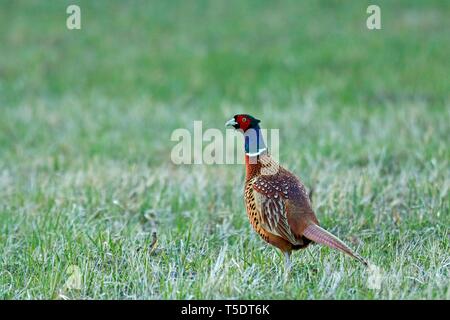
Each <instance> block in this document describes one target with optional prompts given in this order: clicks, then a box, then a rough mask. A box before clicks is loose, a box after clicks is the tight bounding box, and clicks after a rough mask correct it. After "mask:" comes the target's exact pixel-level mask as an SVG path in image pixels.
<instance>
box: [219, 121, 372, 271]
mask: <svg viewBox="0 0 450 320" xmlns="http://www.w3.org/2000/svg"><path fill="white" fill-rule="evenodd" d="M259 123H260V120H258V119H256V118H254V117H252V116H250V115H248V114H238V115H235V116H234V117H233V118H231V119H230V120H229V121H227V122H226V124H225V126H230V127H233V128H235V129H237V130H239V131H241V132H242V133H243V134H244V137H245V168H246V175H245V191H244V198H245V206H246V210H247V215H248V218H249V220H250V223H251V225H252V227H253V229H254V230H255V231H256V232H257V233H258V234H259V235H260V236H261V237H262V238H263V239H264V240H265V241H266V242H268V243H269V244H271V245H273V246H275V247H277V248H278V249H280V250H281V251H282V252H283V254H284V257H285V267H286V269H287V270H288V271H289V270H290V268H291V260H290V256H291V253H292V251H293V250H299V249H304V248H306V247H307V246H308V245H309V244H310V243H311V242H315V243H320V244H322V245H325V246H328V247H330V248H334V249H337V250H340V251H342V252H344V253H346V254H348V255H349V256H351V257H353V258H355V259H357V260H359V261H360V262H362V263H363V264H364V265H366V266H367V262H366V261H365V260H364V259H363V258H362V257H361V256H359V255H358V254H357V253H355V252H354V251H352V250H351V249H350V248H349V247H348V246H347V245H346V244H345V243H344V242H342V241H341V240H340V239H338V238H337V237H336V236H334V235H333V234H331V233H330V232H328V231H326V230H325V229H323V228H322V227H320V225H319V221H318V220H317V217H316V215H315V213H314V211H313V209H312V207H311V202H310V199H309V196H308V193H307V191H306V188H305V186H304V185H303V183H302V182H301V181H300V180H299V179H298V178H297V177H296V176H295V175H293V174H292V173H291V172H289V171H288V170H286V169H284V168H283V167H281V166H279V165H278V163H276V161H275V160H273V159H272V158H271V156H270V154H269V152H268V150H267V147H266V145H265V143H264V140H263V137H262V134H261V129H260V127H259Z"/></svg>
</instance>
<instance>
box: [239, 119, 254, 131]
mask: <svg viewBox="0 0 450 320" xmlns="http://www.w3.org/2000/svg"><path fill="white" fill-rule="evenodd" d="M236 122H237V123H238V124H239V128H240V129H242V131H244V132H245V131H247V129H248V128H249V127H250V124H251V121H250V119H249V118H248V117H246V116H237V117H236Z"/></svg>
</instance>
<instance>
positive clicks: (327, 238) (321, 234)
mask: <svg viewBox="0 0 450 320" xmlns="http://www.w3.org/2000/svg"><path fill="white" fill-rule="evenodd" d="M303 236H304V237H306V238H308V239H309V240H312V241H314V242H317V243H320V244H323V245H326V246H327V247H330V248H333V249H337V250H340V251H342V252H344V253H346V254H348V255H349V256H351V257H353V258H355V259H356V260H358V261H360V262H362V263H363V264H365V265H366V266H367V262H366V260H364V259H363V258H362V257H361V256H359V255H358V254H357V253H355V252H353V250H352V249H350V248H349V247H348V246H347V245H346V244H345V243H344V242H342V241H341V240H339V238H337V237H336V236H334V235H333V234H331V233H329V232H328V231H326V230H325V229H322V228H321V227H319V226H318V225H316V224H311V225H309V226H308V227H307V228H306V229H305V231H303Z"/></svg>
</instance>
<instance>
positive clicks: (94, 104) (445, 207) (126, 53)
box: [0, 0, 450, 299]
mask: <svg viewBox="0 0 450 320" xmlns="http://www.w3.org/2000/svg"><path fill="white" fill-rule="evenodd" d="M74 2H75V3H79V4H80V6H81V10H82V30H80V31H68V30H67V29H66V28H65V19H66V14H65V9H66V6H67V5H68V4H69V2H67V1H51V2H49V1H28V0H27V1H25V0H23V1H16V0H14V1H13V0H1V2H0V8H1V10H0V44H1V45H0V107H1V116H0V297H2V298H5V299H29V298H47V299H60V298H66V297H67V298H95V299H117V298H124V299H133V298H156V299H160V298H162V299H174V298H176V299H182V298H200V299H203V298H267V299H272V298H277V299H284V298H286V299H317V298H319V299H321V298H322V299H323V298H325V299H328V298H337V299H360V298H362V299H375V298H384V299H406V298H412V299H424V298H433V299H435V298H444V299H450V285H449V268H450V256H449V252H450V250H449V249H450V248H449V247H450V236H449V226H450V214H449V206H450V201H449V198H450V196H449V186H450V170H449V160H450V149H449V136H450V126H449V123H450V111H449V110H450V99H449V92H450V78H449V77H448V72H449V70H450V60H449V59H448V56H449V54H450V42H449V36H448V30H449V29H450V20H449V19H448V17H449V16H450V5H449V2H445V1H406V0H405V1H395V2H394V1H377V3H378V4H379V5H380V6H381V10H382V27H383V29H382V30H380V31H372V32H369V31H368V30H367V29H366V27H365V19H366V17H367V14H366V8H367V5H368V4H369V3H368V2H365V1H359V0H358V1H356V0H355V1H345V3H344V2H342V1H302V2H301V3H300V1H282V2H277V3H278V4H274V3H272V2H271V1H259V0H258V1H256V0H255V1H240V0H236V1H234V0H233V1H196V2H192V1H178V2H175V1H158V2H156V1H155V2H151V1H132V2H129V3H128V2H127V3H126V4H125V3H124V2H123V1H70V3H74ZM242 111H244V112H248V113H251V114H253V115H254V116H256V117H258V118H260V119H261V120H262V124H263V126H264V127H266V128H280V138H281V146H280V152H281V154H280V160H281V162H282V164H283V165H285V166H286V167H287V168H289V169H291V170H292V171H294V172H295V173H296V174H298V175H299V176H300V177H301V178H302V179H303V181H304V182H305V184H306V185H307V186H315V194H314V199H313V204H314V208H315V209H316V212H317V215H318V217H319V220H320V221H321V223H322V224H323V225H324V226H325V227H326V228H327V229H329V230H331V231H332V232H334V233H336V234H337V235H339V236H340V237H341V238H342V239H344V240H345V241H347V242H348V243H349V244H351V245H352V246H353V247H355V248H357V249H358V251H359V252H360V253H361V254H362V255H363V256H365V257H367V258H368V259H369V260H370V261H371V262H372V263H373V264H375V265H376V266H378V267H379V268H380V272H381V279H382V281H381V288H380V289H371V287H370V286H369V285H368V281H369V279H370V274H369V273H368V272H367V271H366V270H365V269H364V268H363V267H362V266H360V265H358V264H357V263H356V262H354V261H353V260H351V259H349V258H347V257H344V256H343V255H342V254H340V253H337V252H334V251H331V250H329V249H327V248H323V247H320V246H312V247H310V248H308V249H307V250H306V251H302V252H299V253H296V254H295V255H294V256H293V272H292V274H291V276H290V279H288V281H284V276H283V260H282V256H281V255H280V254H279V253H278V252H277V251H276V250H275V249H273V248H271V247H268V246H266V245H265V244H264V243H263V242H262V240H260V239H259V238H258V236H257V235H256V234H255V233H254V232H253V231H252V230H251V229H250V225H249V223H248V221H247V217H246V214H245V212H244V206H243V200H242V191H243V190H242V189H243V168H242V166H240V165H215V166H202V165H192V166H175V165H173V164H172V163H171V161H170V151H171V148H172V147H173V145H174V143H173V142H171V141H170V135H171V133H172V131H173V130H174V129H176V128H180V127H186V128H192V125H193V121H194V120H203V126H204V128H221V129H222V128H223V124H224V122H225V121H226V120H228V119H229V118H230V116H232V115H233V114H235V113H239V112H242ZM153 231H156V233H157V236H158V244H157V246H156V248H153V249H151V243H152V233H153ZM77 274H79V275H80V278H79V279H77ZM77 285H80V289H73V287H77Z"/></svg>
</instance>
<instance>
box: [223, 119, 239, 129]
mask: <svg viewBox="0 0 450 320" xmlns="http://www.w3.org/2000/svg"><path fill="white" fill-rule="evenodd" d="M225 127H233V128H235V129H237V128H239V124H238V123H237V122H236V120H234V118H231V119H230V120H228V121H227V122H226V123H225Z"/></svg>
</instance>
